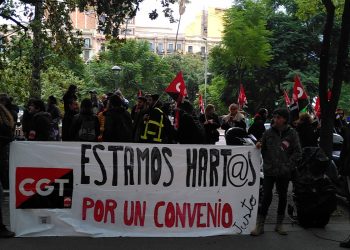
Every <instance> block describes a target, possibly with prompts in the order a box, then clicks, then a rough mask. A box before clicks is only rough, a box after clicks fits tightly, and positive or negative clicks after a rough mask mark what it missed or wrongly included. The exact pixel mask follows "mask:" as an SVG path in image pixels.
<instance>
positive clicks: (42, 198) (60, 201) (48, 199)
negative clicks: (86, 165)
mask: <svg viewBox="0 0 350 250" xmlns="http://www.w3.org/2000/svg"><path fill="white" fill-rule="evenodd" d="M72 193H73V170H72V169H68V168H36V167H17V168H16V208H19V209H25V208H31V209H32V208H70V207H71V202H67V201H68V200H70V201H71V200H72Z"/></svg>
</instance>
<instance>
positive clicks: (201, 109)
mask: <svg viewBox="0 0 350 250" xmlns="http://www.w3.org/2000/svg"><path fill="white" fill-rule="evenodd" d="M198 104H199V110H200V111H201V114H204V103H203V97H202V94H199V101H198Z"/></svg>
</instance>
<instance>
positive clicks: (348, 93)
mask: <svg viewBox="0 0 350 250" xmlns="http://www.w3.org/2000/svg"><path fill="white" fill-rule="evenodd" d="M349 100H350V83H344V84H343V86H342V89H341V95H340V99H339V103H338V106H339V107H340V108H342V109H344V110H345V113H346V114H347V115H348V116H350V106H349Z"/></svg>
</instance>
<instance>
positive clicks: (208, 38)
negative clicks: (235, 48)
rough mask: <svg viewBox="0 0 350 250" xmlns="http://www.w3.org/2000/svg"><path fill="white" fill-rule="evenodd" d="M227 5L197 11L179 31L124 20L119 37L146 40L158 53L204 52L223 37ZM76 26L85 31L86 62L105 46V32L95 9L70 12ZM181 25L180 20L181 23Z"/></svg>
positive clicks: (132, 20)
mask: <svg viewBox="0 0 350 250" xmlns="http://www.w3.org/2000/svg"><path fill="white" fill-rule="evenodd" d="M223 15H224V9H219V8H209V9H208V10H202V11H198V13H197V14H196V16H195V18H194V19H193V20H192V22H190V23H189V24H186V26H185V27H183V29H182V30H183V31H182V32H179V33H178V35H177V36H176V32H174V31H173V29H172V28H171V27H170V25H169V27H156V26H147V25H142V22H140V21H139V19H138V18H137V17H136V18H132V19H127V20H125V23H124V24H123V25H122V26H121V28H120V35H119V36H120V38H125V39H136V40H145V41H148V42H149V45H150V49H151V50H152V51H154V52H155V53H157V54H159V55H168V54H172V53H174V52H178V53H182V54H202V55H205V52H206V51H210V48H212V47H213V46H215V45H217V44H219V43H220V42H221V40H222V32H223ZM71 19H72V22H73V26H74V28H75V29H76V30H79V31H81V32H82V36H83V39H84V52H83V58H84V61H85V62H88V61H89V60H91V59H92V58H93V57H94V56H95V55H96V54H98V53H99V52H100V51H102V50H104V49H105V42H106V38H105V36H104V35H103V34H102V33H100V32H99V31H98V29H97V26H98V19H97V16H96V14H95V13H94V12H93V11H85V12H79V11H78V9H76V11H74V12H72V13H71ZM180 25H181V23H180Z"/></svg>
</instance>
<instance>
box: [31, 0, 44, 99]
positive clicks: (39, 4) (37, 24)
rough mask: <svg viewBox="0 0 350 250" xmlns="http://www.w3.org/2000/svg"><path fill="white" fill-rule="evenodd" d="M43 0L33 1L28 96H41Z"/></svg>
mask: <svg viewBox="0 0 350 250" xmlns="http://www.w3.org/2000/svg"><path fill="white" fill-rule="evenodd" d="M43 13H44V11H43V0H37V1H36V3H35V17H34V20H33V23H32V31H33V52H32V53H33V54H32V79H31V86H30V97H32V98H41V80H40V73H41V69H42V66H43V58H42V49H43V46H42V44H43V42H42V18H43Z"/></svg>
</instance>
